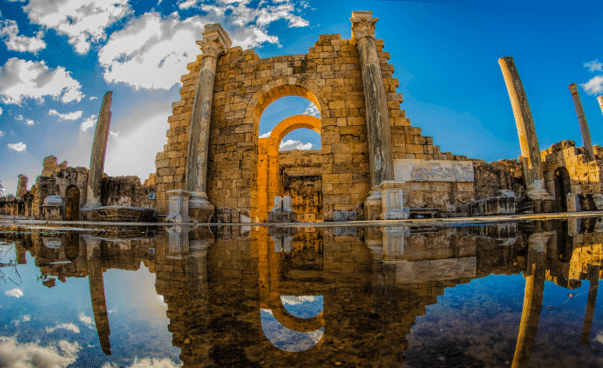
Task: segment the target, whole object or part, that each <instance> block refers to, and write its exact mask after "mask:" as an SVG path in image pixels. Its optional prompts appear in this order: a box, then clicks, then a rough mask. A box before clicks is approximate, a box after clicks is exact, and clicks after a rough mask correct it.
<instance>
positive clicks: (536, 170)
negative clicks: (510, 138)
mask: <svg viewBox="0 0 603 368" xmlns="http://www.w3.org/2000/svg"><path fill="white" fill-rule="evenodd" d="M498 63H499V64H500V68H501V69H502V73H503V77H504V78H505V83H506V85H507V90H508V91H509V98H510V99H511V106H512V107H513V115H515V124H516V125H517V134H518V135H519V145H520V147H521V155H522V156H523V169H524V175H525V180H526V187H527V193H526V194H527V195H528V197H529V198H530V199H536V200H538V199H551V198H550V196H549V194H548V193H547V191H546V189H544V175H543V173H542V163H541V162H540V147H539V146H538V137H537V136H536V127H535V126H534V120H533V119H532V112H531V111H530V105H529V103H528V97H527V96H526V92H525V90H524V89H523V84H522V83H521V79H520V78H519V73H518V72H517V67H516V66H515V62H514V61H513V58H512V57H503V58H500V59H498Z"/></svg>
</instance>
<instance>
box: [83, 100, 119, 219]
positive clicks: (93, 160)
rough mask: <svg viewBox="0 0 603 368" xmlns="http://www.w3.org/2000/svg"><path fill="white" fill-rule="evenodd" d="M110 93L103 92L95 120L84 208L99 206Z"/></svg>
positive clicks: (109, 118) (89, 208)
mask: <svg viewBox="0 0 603 368" xmlns="http://www.w3.org/2000/svg"><path fill="white" fill-rule="evenodd" d="M111 95H113V92H111V91H109V92H107V93H105V96H104V97H103V104H102V106H101V110H100V112H99V114H98V120H97V121H96V130H95V132H94V141H93V142H92V152H91V153H90V170H89V171H88V185H87V189H86V192H87V194H86V204H85V205H84V209H85V210H92V209H94V208H97V207H100V206H101V186H102V184H103V170H104V167H105V152H106V151H107V139H108V138H109V127H110V125H111Z"/></svg>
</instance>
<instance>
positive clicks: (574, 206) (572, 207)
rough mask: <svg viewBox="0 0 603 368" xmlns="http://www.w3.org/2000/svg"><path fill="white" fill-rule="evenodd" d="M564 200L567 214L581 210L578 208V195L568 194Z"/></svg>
mask: <svg viewBox="0 0 603 368" xmlns="http://www.w3.org/2000/svg"><path fill="white" fill-rule="evenodd" d="M566 199H567V212H580V211H581V210H582V208H581V207H580V198H579V197H578V194H574V193H568V194H567V196H566Z"/></svg>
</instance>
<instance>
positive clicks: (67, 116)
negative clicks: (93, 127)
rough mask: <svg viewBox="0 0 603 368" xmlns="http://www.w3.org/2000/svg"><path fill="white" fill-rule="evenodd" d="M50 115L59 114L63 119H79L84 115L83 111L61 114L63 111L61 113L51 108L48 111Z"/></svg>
mask: <svg viewBox="0 0 603 368" xmlns="http://www.w3.org/2000/svg"><path fill="white" fill-rule="evenodd" d="M48 115H50V116H58V117H59V119H61V120H77V119H79V118H81V117H82V112H81V111H74V112H71V113H69V114H61V113H59V112H58V111H57V110H55V109H50V111H48Z"/></svg>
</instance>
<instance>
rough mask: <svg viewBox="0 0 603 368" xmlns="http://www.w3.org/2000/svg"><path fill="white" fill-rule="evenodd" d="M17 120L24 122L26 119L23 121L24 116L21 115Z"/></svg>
mask: <svg viewBox="0 0 603 368" xmlns="http://www.w3.org/2000/svg"><path fill="white" fill-rule="evenodd" d="M15 120H19V121H23V120H24V119H23V115H19V116H17V117H16V118H15Z"/></svg>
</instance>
